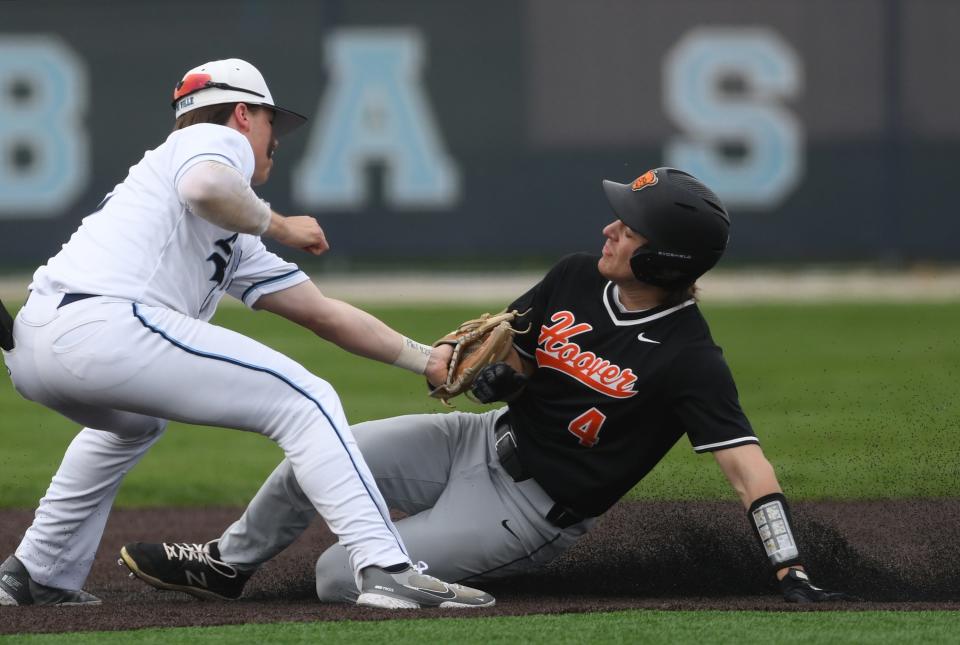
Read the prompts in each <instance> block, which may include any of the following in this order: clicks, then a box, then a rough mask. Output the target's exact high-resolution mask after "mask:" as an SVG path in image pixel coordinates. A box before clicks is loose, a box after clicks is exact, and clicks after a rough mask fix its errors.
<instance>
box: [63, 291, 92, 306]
mask: <svg viewBox="0 0 960 645" xmlns="http://www.w3.org/2000/svg"><path fill="white" fill-rule="evenodd" d="M98 295H99V294H96V293H65V294H63V298H62V299H61V300H60V304H59V305H57V309H59V308H60V307H66V306H67V305H69V304H73V303H74V302H77V301H78V300H86V299H87V298H96V297H97V296H98Z"/></svg>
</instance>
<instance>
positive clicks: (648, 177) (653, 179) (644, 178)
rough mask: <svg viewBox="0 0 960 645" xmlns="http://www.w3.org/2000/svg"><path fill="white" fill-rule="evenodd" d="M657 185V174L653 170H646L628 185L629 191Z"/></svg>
mask: <svg viewBox="0 0 960 645" xmlns="http://www.w3.org/2000/svg"><path fill="white" fill-rule="evenodd" d="M656 183H657V173H656V171H655V170H648V171H647V172H645V173H643V174H642V175H640V176H639V177H637V178H636V179H634V180H633V183H632V184H630V190H634V191H636V190H643V189H644V188H646V187H647V186H653V185H654V184H656Z"/></svg>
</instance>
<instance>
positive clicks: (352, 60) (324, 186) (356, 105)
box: [292, 29, 460, 210]
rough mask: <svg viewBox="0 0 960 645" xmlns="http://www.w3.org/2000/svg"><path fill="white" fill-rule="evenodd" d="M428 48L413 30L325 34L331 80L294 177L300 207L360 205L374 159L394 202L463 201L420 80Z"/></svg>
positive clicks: (417, 204) (365, 199) (391, 203)
mask: <svg viewBox="0 0 960 645" xmlns="http://www.w3.org/2000/svg"><path fill="white" fill-rule="evenodd" d="M423 49H424V48H423V43H422V38H421V36H420V34H419V32H417V31H415V30H412V29H344V30H340V31H337V32H335V33H334V34H333V35H332V36H331V37H330V38H329V39H328V40H327V43H326V56H327V60H326V64H327V68H328V72H329V78H330V83H329V84H328V86H327V89H326V91H325V92H324V96H323V98H322V100H321V104H320V108H319V111H318V118H317V120H316V125H315V126H314V128H313V130H312V132H311V133H310V138H309V141H308V142H307V148H306V152H305V156H304V159H303V161H302V162H301V163H300V165H299V166H298V167H297V168H296V170H295V171H294V176H293V187H292V188H293V195H294V197H295V198H296V199H297V201H298V202H300V204H301V205H303V206H305V207H307V208H320V209H323V208H327V209H341V210H345V209H358V208H362V207H363V206H365V205H367V202H368V197H369V194H370V186H369V175H368V173H367V168H368V167H369V165H370V164H371V163H379V164H382V165H383V167H384V169H385V173H384V200H385V201H386V203H387V205H388V206H391V207H394V208H418V209H420V208H446V207H449V206H451V205H453V204H455V203H456V202H457V200H458V198H459V188H460V187H459V173H458V172H457V168H456V166H455V164H454V162H453V160H452V159H451V158H450V156H449V155H448V154H447V153H446V151H445V150H444V148H443V143H442V141H441V138H440V133H439V130H438V128H437V124H436V121H435V120H434V117H433V113H432V112H431V110H430V106H429V104H428V103H427V100H426V96H425V92H424V88H423V85H422V83H421V77H420V73H421V68H422V66H423Z"/></svg>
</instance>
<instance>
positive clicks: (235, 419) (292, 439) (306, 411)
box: [4, 293, 409, 589]
mask: <svg viewBox="0 0 960 645" xmlns="http://www.w3.org/2000/svg"><path fill="white" fill-rule="evenodd" d="M61 296H62V294H55V295H42V294H38V293H33V294H32V295H31V297H30V298H29V300H28V301H27V304H26V305H25V306H24V307H23V309H21V311H20V313H19V314H18V315H17V318H16V323H15V326H14V338H15V341H16V347H15V348H14V350H13V351H12V352H4V359H5V362H6V364H7V367H8V369H9V371H10V374H11V377H12V379H13V383H14V385H15V387H16V388H17V391H18V392H20V394H22V395H23V396H24V397H25V398H27V399H30V400H31V401H36V402H37V403H41V404H43V405H45V406H47V407H49V408H51V409H53V410H56V411H57V412H60V413H61V414H63V415H64V416H66V417H68V418H70V419H72V420H73V421H76V422H77V423H79V424H82V425H84V426H86V427H85V428H84V429H83V430H82V431H81V432H80V433H79V434H78V435H77V436H76V438H75V439H74V440H73V442H72V443H71V445H70V447H69V448H68V449H67V452H66V454H65V455H64V458H63V462H62V464H61V465H60V469H59V470H58V471H57V473H56V475H55V476H54V477H53V480H52V481H51V483H50V487H49V489H48V490H47V493H46V495H45V496H44V497H43V499H42V500H41V501H40V505H39V507H38V509H37V512H36V517H35V520H34V522H33V524H32V525H31V526H30V528H29V529H28V530H27V532H26V534H25V536H24V538H23V541H22V542H21V543H20V546H19V547H18V548H17V551H16V555H17V557H18V558H19V559H20V560H21V561H22V562H23V564H24V566H25V567H26V568H27V570H28V571H29V572H30V575H31V577H32V578H33V579H34V580H35V581H37V582H39V583H41V584H45V585H48V586H53V587H59V588H64V589H80V588H81V587H82V585H83V583H84V581H85V580H86V577H87V575H88V573H89V571H90V566H91V564H92V562H93V558H94V555H95V553H96V550H97V546H98V544H99V542H100V539H101V537H102V533H103V529H104V525H105V524H106V520H107V515H108V513H109V510H110V507H111V505H112V503H113V500H114V497H115V496H116V493H117V490H118V488H119V486H120V482H121V481H122V479H123V477H124V475H125V474H126V473H127V471H129V470H130V468H132V467H133V466H134V465H135V464H136V463H137V461H139V459H140V458H141V457H142V456H143V454H144V453H145V452H146V451H147V449H148V448H149V447H150V446H151V445H152V444H153V443H154V442H155V441H156V440H157V439H158V438H159V437H160V435H161V434H162V433H163V431H164V429H165V427H166V424H167V420H175V421H182V422H185V423H191V424H197V425H210V426H222V427H228V428H236V429H239V430H247V431H251V432H259V433H260V434H263V435H265V436H267V437H269V438H270V439H272V440H273V441H275V442H276V443H277V444H278V445H279V446H280V447H281V448H282V449H283V451H284V453H285V455H286V458H287V460H289V462H290V465H291V467H292V471H293V474H294V475H295V477H296V480H297V482H298V484H299V486H300V487H301V488H302V490H303V493H304V495H305V496H306V498H307V499H308V500H309V501H310V503H311V505H312V507H313V509H315V510H316V511H317V512H318V513H319V514H320V515H321V516H322V517H323V518H324V519H325V520H326V522H327V523H328V525H329V526H330V528H331V530H332V531H333V532H334V533H336V534H337V535H338V536H339V538H340V541H341V543H342V544H343V546H344V547H345V548H346V549H347V551H348V552H349V558H350V565H351V567H352V568H353V571H354V576H358V575H359V571H360V569H362V568H363V567H366V566H370V565H378V566H388V565H393V564H399V563H403V562H408V561H409V557H408V556H407V553H406V549H405V547H404V545H403V542H402V540H401V538H400V536H399V534H398V532H397V530H396V527H394V525H393V523H392V522H391V520H390V516H389V512H388V510H387V507H386V504H385V503H384V500H383V497H382V496H381V495H380V492H379V491H378V490H377V487H376V484H375V482H374V478H373V476H372V475H371V473H370V470H369V469H368V467H367V465H366V463H365V462H364V460H363V457H362V456H361V454H360V452H359V450H358V449H357V446H356V442H355V441H354V438H353V435H352V433H351V431H350V428H349V426H348V424H347V421H346V418H345V417H344V413H343V408H342V406H341V404H340V400H339V398H338V397H337V394H336V392H334V390H333V388H332V387H330V385H329V384H328V383H327V382H326V381H323V380H322V379H320V378H318V377H316V376H314V375H313V374H311V373H310V372H308V371H307V370H306V369H305V368H303V367H302V366H301V365H299V364H298V363H296V362H295V361H293V360H291V359H290V358H287V357H286V356H284V355H282V354H280V353H278V352H276V351H274V350H272V349H270V348H268V347H265V346H264V345H262V344H260V343H258V342H256V341H254V340H251V339H249V338H247V337H245V336H243V335H241V334H238V333H236V332H233V331H230V330H227V329H223V328H221V327H217V326H215V325H212V324H210V323H207V322H203V321H200V320H196V319H194V318H190V317H188V316H184V315H182V314H179V313H177V312H174V311H171V310H169V309H165V308H161V307H150V306H145V305H141V304H136V303H131V302H129V301H120V300H117V299H110V298H106V297H96V298H89V299H86V300H81V301H78V302H74V303H72V304H69V305H66V306H64V307H62V308H58V307H57V306H58V304H59V302H60V299H61ZM211 466H213V464H211ZM170 485H171V486H175V485H176V482H175V481H171V484H170ZM116 547H117V548H119V545H116ZM111 548H112V547H111Z"/></svg>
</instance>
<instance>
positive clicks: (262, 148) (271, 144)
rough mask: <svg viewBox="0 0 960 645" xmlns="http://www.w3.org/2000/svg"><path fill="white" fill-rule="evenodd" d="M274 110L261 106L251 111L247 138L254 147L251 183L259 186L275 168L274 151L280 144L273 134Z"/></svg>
mask: <svg viewBox="0 0 960 645" xmlns="http://www.w3.org/2000/svg"><path fill="white" fill-rule="evenodd" d="M273 117H274V113H273V110H270V109H267V108H261V109H259V110H257V111H256V112H251V113H250V132H249V133H248V134H247V138H248V139H249V140H250V145H251V146H252V147H253V158H254V161H255V165H254V167H253V177H252V178H251V179H250V183H251V184H252V185H254V186H259V185H260V184H262V183H265V182H266V181H267V179H269V178H270V171H271V170H272V169H273V153H274V152H276V150H277V146H278V145H279V144H280V142H279V141H277V139H276V137H274V136H273Z"/></svg>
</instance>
